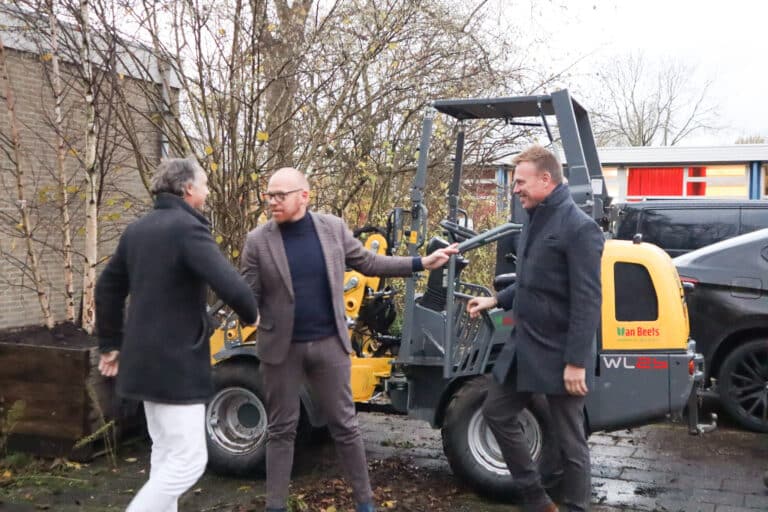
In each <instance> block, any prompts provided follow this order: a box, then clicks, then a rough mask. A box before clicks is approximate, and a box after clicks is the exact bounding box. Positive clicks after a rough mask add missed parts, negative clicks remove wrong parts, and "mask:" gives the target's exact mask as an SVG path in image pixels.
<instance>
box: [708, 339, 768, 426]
mask: <svg viewBox="0 0 768 512" xmlns="http://www.w3.org/2000/svg"><path fill="white" fill-rule="evenodd" d="M717 382H718V387H719V389H720V402H721V403H722V405H723V408H724V409H725V410H726V412H727V413H728V414H729V415H730V416H731V417H732V418H733V419H734V420H735V421H737V422H738V423H739V425H741V426H743V427H745V428H748V429H750V430H756V431H758V432H768V340H764V339H761V340H752V341H750V342H748V343H744V344H743V345H740V346H738V347H736V348H735V349H734V350H732V351H731V352H730V353H729V354H728V355H727V356H726V358H725V360H724V361H723V365H722V366H721V367H720V372H719V373H718V378H717Z"/></svg>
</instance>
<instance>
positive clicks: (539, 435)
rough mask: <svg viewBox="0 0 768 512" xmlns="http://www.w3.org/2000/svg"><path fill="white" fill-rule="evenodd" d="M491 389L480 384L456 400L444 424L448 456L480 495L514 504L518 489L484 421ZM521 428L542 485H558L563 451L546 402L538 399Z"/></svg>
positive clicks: (479, 381)
mask: <svg viewBox="0 0 768 512" xmlns="http://www.w3.org/2000/svg"><path fill="white" fill-rule="evenodd" d="M488 384H489V381H488V380H487V379H485V378H480V379H474V380H471V381H469V382H467V383H466V384H464V385H463V386H462V387H461V388H460V389H459V390H458V391H457V392H456V393H455V394H454V395H453V397H452V398H451V401H450V403H449V404H448V408H447V410H446V414H445V420H444V422H443V428H442V438H443V451H444V452H445V455H446V457H447V458H448V462H449V464H450V466H451V469H452V470H453V472H454V474H455V475H456V476H457V477H458V478H460V479H461V480H464V481H466V482H467V483H468V484H469V485H470V486H472V487H473V488H474V489H475V490H476V491H477V492H478V493H480V494H483V495H486V496H489V497H493V498H501V499H514V498H516V497H517V487H516V485H515V483H514V481H513V479H512V475H510V473H509V470H508V469H507V465H506V463H505V462H504V459H503V457H502V455H501V450H500V449H499V445H498V443H497V442H496V438H495V437H494V436H493V433H492V432H491V430H490V428H489V427H488V424H487V423H486V421H485V418H484V417H483V412H482V406H483V402H484V401H485V395H486V393H487V389H488ZM520 423H521V426H522V428H523V432H524V433H525V438H526V441H527V443H528V446H529V447H530V451H531V458H532V459H533V461H534V463H535V464H537V466H538V468H539V471H540V474H541V476H542V481H543V482H544V483H545V486H548V487H549V486H552V485H555V484H556V483H557V481H558V476H559V474H560V461H559V455H558V454H559V446H558V444H557V441H556V438H555V435H554V432H553V430H552V427H551V421H549V414H548V410H547V406H546V400H545V399H544V397H534V400H532V402H531V404H530V405H529V406H528V408H527V409H524V410H523V412H522V413H521V415H520Z"/></svg>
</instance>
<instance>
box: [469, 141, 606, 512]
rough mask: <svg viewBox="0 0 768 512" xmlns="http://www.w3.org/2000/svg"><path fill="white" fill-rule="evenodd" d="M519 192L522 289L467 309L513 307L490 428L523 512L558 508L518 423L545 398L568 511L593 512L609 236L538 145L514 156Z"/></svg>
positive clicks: (493, 390)
mask: <svg viewBox="0 0 768 512" xmlns="http://www.w3.org/2000/svg"><path fill="white" fill-rule="evenodd" d="M515 165H516V167H515V177H514V193H515V194H517V195H518V196H519V198H520V202H521V203H522V206H523V208H525V210H526V211H527V213H528V220H527V222H525V223H524V225H523V231H522V233H521V235H520V240H519V242H518V247H517V268H516V271H517V280H516V283H515V284H514V285H512V286H510V287H508V288H506V289H504V290H502V291H501V292H499V293H498V295H497V296H496V297H477V298H474V299H472V300H471V301H470V302H469V306H468V308H469V312H470V314H471V315H473V316H477V315H478V314H479V313H480V311H481V310H483V309H487V308H490V307H494V306H497V305H498V306H499V307H502V308H504V309H512V310H513V312H514V316H515V329H514V330H513V332H512V336H511V337H510V340H509V341H508V342H507V343H506V344H505V346H504V348H503V350H502V352H501V353H500V354H499V357H498V359H497V361H496V364H495V365H494V368H493V375H494V377H495V382H494V383H492V384H491V387H490V389H489V391H488V396H487V397H486V400H485V403H484V405H483V414H484V416H485V419H486V421H487V422H488V426H489V427H490V429H491V431H492V432H493V434H494V436H495V437H496V440H497V441H498V442H499V447H500V448H501V451H502V454H503V456H504V460H505V462H506V463H507V466H508V467H509V471H510V473H511V474H512V477H513V478H514V480H515V482H517V483H518V485H519V486H520V490H521V495H522V498H523V509H524V510H525V511H531V512H539V511H556V510H557V507H556V506H555V504H554V503H553V502H552V501H551V499H550V498H549V496H547V494H546V492H545V491H544V489H543V487H542V484H541V477H540V475H539V473H538V471H537V470H536V467H535V465H534V464H533V463H532V461H531V456H530V452H529V448H528V446H527V445H526V442H525V440H524V438H523V435H522V431H521V428H520V425H519V423H518V420H517V417H518V414H519V413H520V412H521V411H522V409H523V408H524V407H525V406H526V404H527V403H528V401H529V400H530V398H531V394H532V393H543V394H546V395H547V401H548V403H549V406H550V410H551V413H552V418H553V420H554V421H553V424H554V427H555V428H556V429H557V434H558V438H559V440H560V443H561V451H562V453H563V466H564V468H563V469H564V476H563V504H564V505H565V507H566V508H567V510H569V511H582V510H587V509H588V507H589V500H590V495H591V485H590V462H589V448H588V446H587V438H586V433H585V432H584V400H585V396H586V394H587V392H588V390H589V386H590V385H591V382H590V376H591V375H592V374H593V373H594V359H595V334H596V332H597V327H598V323H599V321H600V308H601V303H602V295H601V288H600V260H601V257H602V253H603V246H604V243H605V239H604V237H603V233H602V231H601V230H600V227H599V226H598V225H597V223H596V222H595V221H594V220H593V219H592V218H590V217H589V216H588V215H587V214H585V213H584V212H583V211H581V210H580V209H579V208H578V207H577V206H576V204H575V203H574V202H573V199H572V198H571V194H570V192H569V190H568V186H567V185H566V184H565V183H563V174H562V166H561V165H560V162H559V161H558V160H557V157H556V156H555V155H554V154H553V153H552V152H550V151H548V150H547V149H545V148H543V147H541V146H533V147H531V148H529V149H527V150H526V151H524V152H523V153H520V154H519V155H518V156H517V157H516V158H515Z"/></svg>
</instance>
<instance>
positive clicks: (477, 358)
mask: <svg viewBox="0 0 768 512" xmlns="http://www.w3.org/2000/svg"><path fill="white" fill-rule="evenodd" d="M470 298H471V297H470V296H467V295H463V294H458V293H457V294H456V295H455V299H454V301H455V302H454V310H453V339H452V343H451V363H452V368H451V373H452V375H453V376H461V375H478V374H480V373H482V372H483V369H484V368H485V365H486V363H487V359H488V347H489V344H490V341H491V336H492V334H493V327H492V325H491V322H490V319H489V318H488V316H487V315H485V314H483V315H481V316H480V317H478V318H470V316H469V313H467V303H468V302H469V299H470Z"/></svg>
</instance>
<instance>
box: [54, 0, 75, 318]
mask: <svg viewBox="0 0 768 512" xmlns="http://www.w3.org/2000/svg"><path fill="white" fill-rule="evenodd" d="M48 16H49V21H50V26H51V56H52V58H51V66H52V68H53V69H52V75H53V76H52V80H51V89H52V90H53V99H54V102H55V106H54V115H55V118H56V119H55V130H56V176H57V179H58V182H59V183H58V185H59V209H60V212H61V238H62V245H63V247H62V249H63V256H64V262H63V263H64V301H65V306H66V319H67V321H69V322H74V321H75V288H74V277H73V274H72V222H71V219H70V214H69V192H68V191H67V175H66V171H65V169H64V158H65V155H66V147H65V143H64V119H63V117H62V113H61V103H62V100H63V96H64V94H63V89H62V86H61V69H60V68H59V24H58V20H57V19H56V15H55V13H54V8H53V1H52V0H49V1H48Z"/></svg>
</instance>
